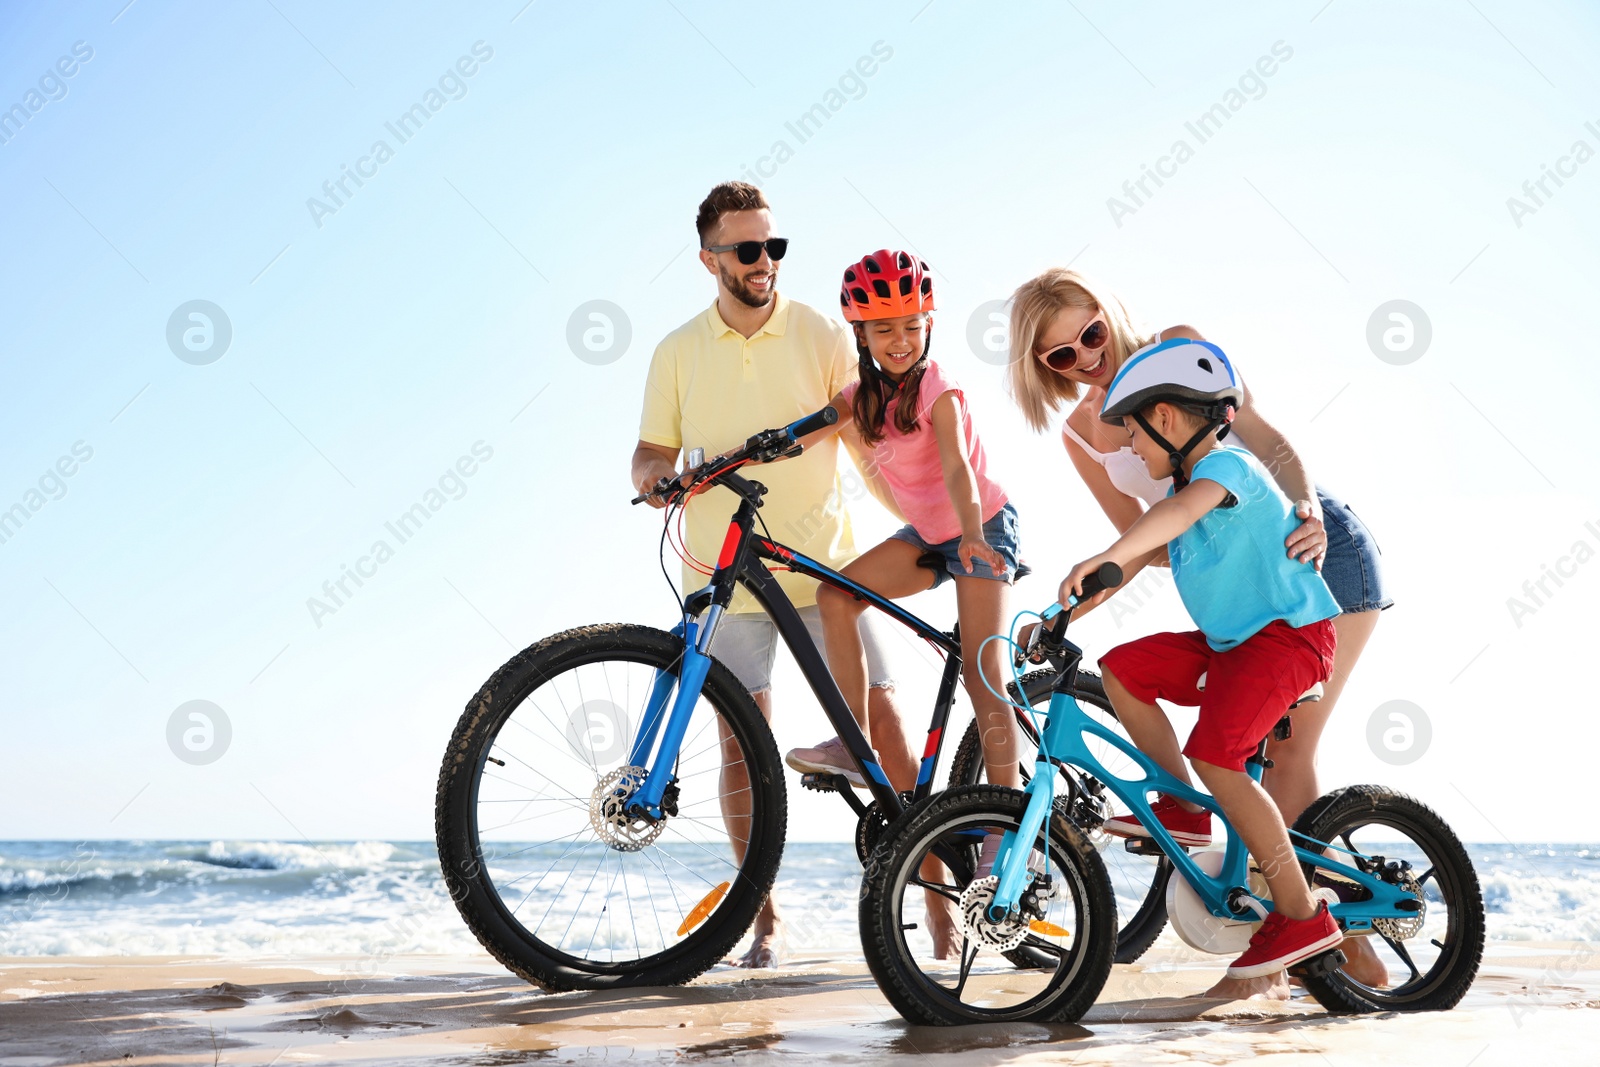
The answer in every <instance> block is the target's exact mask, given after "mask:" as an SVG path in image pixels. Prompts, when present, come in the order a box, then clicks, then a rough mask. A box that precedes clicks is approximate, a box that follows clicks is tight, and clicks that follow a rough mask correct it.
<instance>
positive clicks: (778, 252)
mask: <svg viewBox="0 0 1600 1067" xmlns="http://www.w3.org/2000/svg"><path fill="white" fill-rule="evenodd" d="M763 248H765V249H766V250H767V255H768V256H770V257H771V259H772V261H773V262H774V263H776V262H777V261H778V260H780V259H782V258H783V257H784V254H785V253H787V252H788V251H789V239H788V238H787V237H768V238H767V239H766V240H765V241H740V242H739V243H738V244H731V245H707V246H706V251H707V252H737V253H739V262H740V263H743V264H744V265H745V266H747V267H748V266H749V265H750V264H752V263H754V262H755V261H756V260H758V259H760V258H761V250H762V249H763Z"/></svg>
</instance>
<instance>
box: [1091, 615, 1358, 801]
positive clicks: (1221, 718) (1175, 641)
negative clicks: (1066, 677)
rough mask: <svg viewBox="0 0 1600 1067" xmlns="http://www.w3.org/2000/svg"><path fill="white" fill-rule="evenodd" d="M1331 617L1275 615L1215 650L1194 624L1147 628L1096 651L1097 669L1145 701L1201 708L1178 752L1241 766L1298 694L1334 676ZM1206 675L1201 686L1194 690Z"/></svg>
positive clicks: (1208, 761) (1233, 766) (1334, 643)
mask: <svg viewBox="0 0 1600 1067" xmlns="http://www.w3.org/2000/svg"><path fill="white" fill-rule="evenodd" d="M1336 644H1337V638H1336V637H1335V636H1334V630H1333V620H1331V619H1324V620H1322V621H1321V622H1314V623H1312V624H1310V625H1309V626H1300V627H1294V626H1290V625H1289V624H1288V623H1286V622H1284V621H1283V620H1282V619H1276V620H1274V621H1272V622H1270V623H1268V624H1267V625H1266V626H1265V627H1263V628H1262V629H1261V630H1260V631H1258V632H1257V633H1255V634H1253V635H1252V636H1251V637H1250V638H1249V640H1247V641H1245V642H1244V643H1243V644H1240V645H1236V646H1234V647H1233V648H1231V649H1229V650H1228V651H1226V652H1217V651H1214V650H1213V649H1212V648H1211V646H1210V645H1208V644H1206V639H1205V635H1204V634H1202V633H1201V632H1200V631H1199V630H1191V631H1190V632H1188V633H1181V634H1178V633H1166V634H1151V635H1150V636H1149V637H1141V638H1140V639H1139V640H1137V641H1130V642H1128V643H1127V644H1125V645H1118V646H1117V647H1116V648H1113V649H1112V650H1111V651H1110V652H1107V653H1106V654H1105V655H1104V656H1102V657H1100V668H1101V670H1102V671H1105V672H1106V673H1108V674H1113V675H1116V678H1117V681H1119V682H1121V683H1122V685H1123V688H1125V689H1127V690H1128V692H1129V693H1131V694H1132V695H1133V696H1134V697H1136V698H1137V699H1139V700H1142V701H1144V702H1145V703H1146V704H1154V703H1155V702H1156V698H1157V697H1160V698H1161V699H1162V700H1165V701H1167V702H1168V703H1171V704H1179V705H1182V706H1184V707H1194V706H1195V705H1197V704H1198V705H1199V706H1200V721H1199V722H1197V723H1195V727H1194V732H1193V733H1191V734H1190V735H1189V742H1188V744H1186V745H1184V746H1183V754H1184V755H1185V756H1188V757H1189V758H1190V759H1197V760H1203V761H1205V762H1206V763H1213V764H1216V765H1217V766H1218V767H1227V768H1228V769H1230V770H1235V771H1242V770H1244V762H1245V759H1246V758H1247V757H1249V756H1252V755H1254V754H1255V751H1256V746H1257V745H1259V744H1261V739H1262V738H1263V737H1265V736H1267V731H1268V730H1271V729H1272V728H1273V726H1275V725H1276V724H1277V722H1278V720H1279V719H1281V718H1283V716H1284V713H1285V712H1287V711H1288V710H1289V705H1290V704H1292V703H1293V702H1294V701H1295V699H1296V698H1297V697H1299V696H1300V694H1301V693H1304V692H1305V691H1306V690H1307V689H1310V688H1311V687H1312V686H1313V685H1315V684H1316V683H1318V682H1325V681H1327V680H1328V678H1329V677H1330V676H1331V675H1332V674H1333V652H1334V646H1335V645H1336ZM1201 674H1204V675H1205V676H1206V688H1205V691H1204V692H1201V691H1200V690H1198V689H1196V688H1195V683H1196V682H1197V681H1199V680H1200V675H1201Z"/></svg>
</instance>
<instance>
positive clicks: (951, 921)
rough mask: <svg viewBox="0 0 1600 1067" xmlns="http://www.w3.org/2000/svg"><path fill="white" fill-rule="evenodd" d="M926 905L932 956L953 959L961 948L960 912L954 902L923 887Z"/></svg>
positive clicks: (937, 958) (940, 958)
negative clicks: (931, 940) (931, 941)
mask: <svg viewBox="0 0 1600 1067" xmlns="http://www.w3.org/2000/svg"><path fill="white" fill-rule="evenodd" d="M922 892H923V896H924V898H925V900H926V903H927V906H928V934H929V936H930V937H932V938H933V958H934V959H936V960H948V959H954V958H955V956H956V954H957V953H958V952H959V951H960V949H961V914H960V912H959V911H957V910H956V902H955V901H953V900H951V899H950V898H949V897H947V896H944V895H942V894H940V893H935V892H934V891H933V890H931V889H924V890H923V891H922Z"/></svg>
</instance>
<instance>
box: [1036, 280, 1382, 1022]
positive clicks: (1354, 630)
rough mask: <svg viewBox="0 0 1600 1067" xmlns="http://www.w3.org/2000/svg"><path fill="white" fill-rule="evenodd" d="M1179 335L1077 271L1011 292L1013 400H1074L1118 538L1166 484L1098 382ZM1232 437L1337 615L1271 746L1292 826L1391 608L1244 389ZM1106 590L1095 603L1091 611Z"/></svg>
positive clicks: (1360, 546)
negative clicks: (1289, 521) (1330, 666)
mask: <svg viewBox="0 0 1600 1067" xmlns="http://www.w3.org/2000/svg"><path fill="white" fill-rule="evenodd" d="M1179 337H1186V338H1190V339H1192V340H1196V341H1200V340H1205V338H1203V337H1202V336H1201V335H1200V333H1199V332H1198V331H1196V330H1195V329H1194V328H1193V327H1190V326H1173V327H1170V328H1168V329H1165V330H1161V331H1159V332H1158V333H1155V334H1153V335H1148V336H1147V335H1145V334H1142V333H1140V332H1138V331H1137V330H1135V328H1134V326H1133V324H1132V322H1131V321H1130V319H1129V316H1128V312H1127V310H1126V309H1125V308H1124V307H1123V305H1122V302H1121V301H1119V300H1118V299H1117V298H1116V297H1115V296H1113V295H1111V294H1110V293H1107V292H1104V291H1102V290H1099V289H1097V288H1096V287H1095V286H1094V284H1093V283H1092V282H1090V281H1089V280H1088V279H1086V278H1084V277H1083V276H1082V275H1080V274H1078V273H1076V272H1074V271H1070V270H1066V269H1064V268H1060V267H1055V268H1051V269H1050V270H1047V271H1045V272H1044V273H1043V274H1041V275H1039V276H1038V277H1037V278H1034V279H1032V280H1030V281H1027V282H1024V283H1023V284H1022V285H1021V286H1020V287H1019V288H1018V289H1017V291H1016V293H1015V294H1013V296H1012V309H1011V363H1010V376H1011V381H1010V385H1011V394H1012V397H1013V399H1015V400H1016V402H1017V405H1018V407H1020V408H1021V409H1022V414H1023V417H1024V418H1025V419H1026V420H1027V422H1028V424H1029V425H1030V426H1032V427H1033V429H1034V430H1035V431H1042V430H1044V429H1045V427H1046V426H1047V425H1048V424H1049V422H1050V420H1051V416H1052V415H1053V414H1054V413H1055V412H1056V411H1057V410H1059V409H1060V408H1061V407H1062V406H1063V405H1065V404H1066V403H1067V402H1069V401H1077V404H1076V406H1075V407H1073V409H1072V410H1071V411H1070V412H1069V413H1068V415H1067V418H1066V421H1065V422H1063V423H1062V426H1061V435H1062V443H1063V444H1064V445H1065V447H1066V450H1067V456H1068V458H1070V459H1071V460H1072V465H1073V467H1074V469H1076V470H1077V472H1078V475H1079V477H1081V478H1082V479H1083V481H1084V484H1085V485H1087V486H1088V487H1089V491H1090V492H1091V493H1092V494H1093V495H1094V498H1095V501H1096V502H1097V503H1098V504H1099V505H1100V507H1101V510H1103V511H1104V512H1105V513H1106V517H1107V518H1109V519H1110V520H1111V522H1112V525H1114V526H1115V527H1116V528H1117V532H1118V533H1123V532H1126V530H1127V529H1128V527H1129V526H1131V525H1133V522H1134V520H1136V519H1137V518H1138V517H1139V516H1140V514H1142V513H1143V511H1144V509H1145V508H1146V507H1148V506H1150V505H1151V504H1154V503H1155V502H1156V501H1158V500H1161V499H1162V498H1164V497H1165V496H1166V495H1167V487H1168V485H1169V484H1170V483H1171V479H1170V478H1166V479H1160V480H1157V479H1154V478H1152V477H1151V476H1150V472H1149V471H1148V469H1147V468H1146V467H1145V464H1144V461H1143V460H1141V459H1140V458H1139V457H1138V455H1137V454H1136V453H1135V452H1134V451H1133V449H1132V447H1131V445H1130V444H1129V442H1128V438H1127V433H1126V431H1118V430H1117V429H1116V428H1114V427H1112V426H1108V425H1107V424H1105V423H1103V422H1101V421H1100V419H1099V411H1100V406H1101V403H1102V402H1103V400H1104V399H1105V387H1106V386H1107V385H1108V384H1109V383H1110V382H1111V379H1112V378H1114V377H1115V376H1116V373H1117V371H1118V369H1119V368H1121V366H1122V363H1123V361H1124V360H1126V359H1127V358H1128V357H1129V356H1130V355H1132V354H1133V353H1134V352H1135V351H1136V350H1138V349H1140V348H1142V347H1144V346H1145V345H1147V344H1151V343H1154V342H1157V341H1163V340H1171V339H1173V338H1179ZM1080 394H1082V395H1081V396H1080ZM1232 433H1233V437H1234V439H1235V440H1236V441H1238V442H1239V443H1240V444H1242V445H1243V446H1244V447H1246V448H1248V449H1249V450H1250V451H1251V452H1252V453H1254V455H1255V456H1256V458H1257V459H1259V460H1261V462H1262V463H1263V464H1264V465H1265V466H1266V467H1267V469H1268V470H1269V471H1271V472H1272V475H1273V478H1274V480H1275V481H1276V482H1277V483H1278V486H1279V487H1280V488H1281V489H1282V490H1283V491H1284V493H1285V494H1287V495H1288V497H1289V499H1290V500H1293V501H1296V510H1297V513H1298V514H1299V516H1300V517H1301V518H1302V519H1304V520H1305V522H1304V523H1303V524H1302V525H1301V526H1300V527H1299V528H1298V529H1297V530H1295V531H1294V533H1292V534H1290V536H1289V538H1288V540H1287V541H1286V542H1285V546H1284V547H1285V551H1286V552H1287V553H1288V555H1290V556H1292V557H1294V558H1296V559H1299V560H1300V561H1301V562H1311V563H1314V564H1315V565H1316V567H1317V568H1318V569H1319V570H1320V571H1321V572H1322V576H1323V578H1324V579H1325V580H1326V581H1327V583H1328V588H1329V590H1330V591H1331V592H1332V593H1333V596H1334V599H1335V600H1337V601H1338V602H1339V607H1340V610H1341V614H1340V615H1339V616H1338V617H1337V618H1336V619H1335V620H1334V629H1335V631H1336V632H1337V634H1338V654H1337V656H1336V658H1335V662H1334V671H1333V676H1332V677H1331V678H1330V679H1329V680H1328V682H1327V684H1326V686H1325V693H1324V695H1323V698H1322V700H1321V701H1319V702H1316V703H1309V704H1302V705H1300V707H1298V708H1296V709H1295V712H1294V736H1293V737H1291V738H1290V739H1289V740H1287V741H1273V742H1270V743H1269V748H1268V755H1269V758H1270V759H1271V760H1272V762H1273V766H1272V767H1271V768H1270V769H1269V770H1268V771H1267V772H1266V775H1265V777H1264V778H1263V779H1262V786H1263V787H1264V788H1265V789H1266V790H1267V792H1268V793H1269V794H1270V795H1271V796H1272V799H1273V801H1274V802H1275V803H1276V804H1277V805H1278V809H1279V811H1281V812H1282V813H1283V819H1284V822H1285V823H1286V824H1288V825H1290V826H1293V825H1294V821H1295V819H1297V818H1298V817H1299V816H1300V813H1301V812H1303V811H1304V810H1305V809H1306V808H1307V807H1309V806H1310V804H1311V802H1312V801H1313V800H1315V799H1316V798H1317V797H1318V796H1320V795H1321V792H1322V791H1321V788H1320V787H1319V786H1318V784H1317V768H1316V753H1317V741H1318V740H1319V739H1320V738H1321V736H1322V730H1323V728H1324V727H1325V726H1326V725H1327V722H1328V719H1329V718H1330V717H1331V716H1332V714H1333V710H1334V708H1336V707H1337V706H1338V703H1339V696H1340V694H1341V693H1342V692H1343V691H1344V686H1345V683H1346V681H1348V680H1349V677H1350V672H1351V671H1352V670H1353V669H1354V668H1355V665H1356V662H1357V661H1358V660H1359V659H1360V658H1361V652H1362V649H1363V648H1365V647H1366V644H1367V641H1368V639H1369V638H1371V636H1372V631H1373V629H1374V628H1375V627H1376V626H1377V624H1378V612H1379V611H1381V610H1383V609H1384V608H1387V607H1389V606H1390V605H1392V604H1393V603H1394V601H1392V600H1391V599H1389V598H1388V597H1387V596H1386V595H1385V594H1384V590H1383V579H1382V573H1381V569H1380V567H1379V562H1378V548H1377V543H1376V542H1375V541H1374V540H1373V539H1372V536H1371V534H1369V533H1368V532H1367V528H1366V526H1364V525H1363V524H1362V522H1361V520H1360V519H1359V518H1357V517H1356V515H1355V512H1353V511H1351V510H1350V508H1349V507H1348V506H1346V505H1345V504H1344V503H1343V502H1342V501H1340V500H1338V499H1337V498H1335V497H1333V496H1331V495H1329V494H1328V493H1327V491H1326V490H1324V489H1322V488H1321V487H1319V486H1317V485H1315V484H1314V483H1313V482H1312V481H1311V477H1310V475H1308V474H1307V473H1306V469H1305V466H1304V465H1303V464H1302V463H1301V462H1300V457H1299V456H1298V455H1297V454H1296V453H1295V450H1294V447H1293V446H1292V445H1290V444H1289V442H1288V440H1287V439H1285V438H1284V436H1283V434H1282V433H1280V432H1279V431H1278V430H1277V429H1276V428H1274V427H1273V425H1272V424H1271V423H1269V422H1268V421H1267V420H1266V419H1265V418H1263V417H1262V415H1261V413H1260V412H1259V411H1257V410H1256V407H1255V404H1254V402H1253V399H1252V397H1251V395H1250V388H1249V385H1248V383H1245V385H1244V404H1243V406H1242V407H1241V408H1240V409H1239V412H1238V415H1237V417H1236V418H1235V419H1234V422H1233V426H1232ZM1151 564H1154V565H1157V566H1165V565H1166V550H1165V549H1158V550H1157V551H1155V552H1153V553H1151V554H1150V555H1148V556H1146V557H1144V559H1142V560H1140V561H1138V562H1136V564H1135V565H1134V566H1133V567H1131V568H1129V569H1128V570H1127V571H1126V572H1125V576H1124V579H1123V580H1124V582H1125V583H1126V582H1128V581H1131V580H1132V578H1133V576H1134V575H1135V574H1137V573H1138V571H1139V570H1140V569H1142V568H1143V567H1145V566H1149V565H1151ZM1106 595H1108V594H1102V595H1101V596H1099V597H1096V598H1095V599H1093V600H1091V601H1090V602H1089V604H1088V607H1090V608H1092V607H1093V606H1095V605H1096V604H1098V603H1100V602H1101V601H1102V600H1103V599H1105V596H1106ZM1345 944H1346V955H1348V956H1349V958H1350V962H1349V964H1348V965H1347V966H1346V971H1347V973H1349V974H1350V976H1351V977H1352V978H1354V979H1355V980H1356V981H1359V982H1363V983H1366V984H1368V985H1375V986H1383V985H1387V984H1388V974H1387V968H1386V967H1385V966H1384V964H1383V962H1382V961H1381V960H1379V959H1378V957H1377V955H1376V954H1375V953H1374V952H1373V951H1372V949H1371V948H1370V947H1369V946H1368V945H1367V943H1366V940H1365V939H1364V938H1351V939H1349V940H1348V941H1346V943H1345ZM1211 995H1215V996H1227V997H1233V998H1240V997H1248V996H1253V995H1265V996H1268V997H1271V998H1273V999H1286V998H1287V997H1288V996H1289V987H1288V982H1287V976H1285V975H1283V974H1281V973H1280V974H1278V975H1276V976H1272V977H1268V978H1254V979H1228V978H1224V979H1223V980H1222V981H1220V982H1218V983H1217V985H1216V986H1214V987H1213V988H1212V990H1211Z"/></svg>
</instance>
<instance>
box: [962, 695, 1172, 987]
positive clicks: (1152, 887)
mask: <svg viewBox="0 0 1600 1067" xmlns="http://www.w3.org/2000/svg"><path fill="white" fill-rule="evenodd" d="M1055 679H1056V672H1055V671H1051V670H1038V671H1031V672H1029V673H1028V674H1027V675H1025V676H1023V679H1022V689H1023V694H1024V695H1025V696H1026V698H1027V699H1026V700H1023V699H1020V698H1019V696H1018V694H1017V687H1016V685H1015V684H1014V683H1013V684H1011V685H1008V686H1007V687H1006V691H1007V693H1008V694H1009V695H1010V697H1011V699H1012V700H1015V701H1016V702H1017V703H1019V704H1023V703H1025V704H1027V705H1028V706H1029V707H1032V708H1034V709H1035V710H1037V711H1038V712H1039V713H1040V714H1043V713H1044V711H1045V709H1046V708H1047V707H1048V706H1049V704H1050V696H1051V688H1050V687H1051V685H1052V684H1054V682H1055ZM1072 695H1073V697H1074V698H1075V699H1076V700H1077V701H1078V704H1079V705H1080V706H1081V707H1082V708H1083V709H1084V710H1085V711H1087V712H1089V713H1090V714H1095V713H1099V714H1101V715H1103V716H1104V717H1105V718H1104V720H1103V721H1104V722H1105V723H1106V724H1107V725H1112V726H1115V725H1116V723H1117V713H1116V711H1115V710H1113V709H1112V707H1111V701H1110V700H1109V699H1107V697H1106V691H1105V686H1104V684H1103V683H1102V682H1101V680H1100V676H1099V675H1098V674H1095V673H1094V672H1093V671H1086V670H1079V671H1078V678H1077V684H1076V685H1075V686H1074V687H1073V691H1072ZM1017 726H1018V727H1019V728H1020V729H1021V730H1022V736H1023V737H1024V738H1025V739H1026V741H1027V743H1026V745H1025V746H1023V747H1024V755H1023V762H1022V763H1021V765H1020V767H1019V770H1020V771H1021V773H1022V780H1023V782H1027V781H1028V778H1029V776H1030V775H1032V774H1033V766H1034V765H1033V754H1034V753H1035V752H1036V751H1037V750H1038V747H1039V732H1038V731H1037V730H1036V729H1034V726H1033V719H1032V718H1031V717H1030V716H1028V715H1027V714H1025V713H1024V712H1021V711H1018V712H1017ZM1088 743H1089V749H1090V751H1092V752H1093V753H1094V755H1095V758H1096V759H1098V760H1099V761H1100V762H1101V763H1102V764H1104V765H1105V766H1106V768H1107V769H1108V770H1110V771H1111V772H1112V773H1114V774H1119V775H1125V776H1128V777H1133V778H1138V777H1141V776H1142V774H1143V772H1142V771H1139V770H1138V765H1137V764H1135V763H1134V762H1133V761H1132V760H1130V759H1129V758H1128V757H1127V756H1126V755H1124V754H1123V753H1122V752H1120V751H1118V750H1117V749H1116V748H1113V747H1112V746H1111V745H1109V744H1107V743H1106V742H1104V741H1101V740H1099V739H1098V738H1093V737H1091V738H1089V741H1088ZM1059 770H1060V774H1061V777H1062V780H1061V781H1060V782H1059V783H1057V787H1056V794H1057V796H1058V797H1060V798H1062V799H1063V800H1065V799H1066V798H1068V797H1072V798H1075V799H1074V800H1073V801H1072V803H1071V805H1070V807H1071V810H1069V811H1067V816H1068V817H1069V818H1070V819H1072V821H1073V822H1075V823H1077V825H1078V828H1079V829H1080V830H1082V831H1083V832H1084V834H1085V836H1087V837H1088V839H1089V842H1090V844H1092V845H1094V847H1095V849H1096V850H1097V851H1098V852H1099V853H1100V858H1101V859H1102V860H1103V861H1104V862H1105V865H1106V872H1107V873H1108V874H1109V875H1110V876H1111V891H1112V892H1113V893H1114V894H1115V895H1116V906H1117V916H1118V921H1119V923H1120V924H1121V925H1120V927H1119V928H1118V930H1117V962H1118V963H1132V962H1133V961H1134V960H1136V959H1138V958H1139V957H1140V956H1142V955H1144V953H1145V950H1147V949H1148V948H1149V947H1150V946H1151V945H1152V944H1154V943H1155V939H1156V938H1157V937H1159V936H1160V935H1161V931H1162V929H1163V928H1165V926H1166V925H1167V880H1168V879H1170V878H1171V877H1172V861H1171V860H1169V859H1167V857H1165V856H1160V855H1158V856H1147V855H1142V854H1139V853H1133V852H1129V851H1128V850H1127V849H1126V847H1125V846H1124V842H1123V839H1122V838H1119V837H1112V836H1111V835H1110V834H1107V833H1105V832H1104V831H1102V830H1101V829H1100V824H1101V823H1103V822H1105V820H1106V818H1107V816H1108V815H1110V814H1111V812H1110V811H1109V809H1108V808H1107V804H1108V802H1109V801H1110V799H1111V797H1110V794H1109V793H1104V792H1102V793H1099V794H1094V793H1090V792H1087V791H1086V788H1085V787H1086V786H1088V785H1089V784H1090V782H1091V781H1092V780H1091V779H1090V778H1089V776H1088V775H1087V774H1084V773H1083V772H1082V771H1080V770H1079V769H1078V768H1076V767H1061V768H1060V769H1059ZM984 778H985V775H984V768H983V748H982V745H981V744H980V742H979V739H978V721H977V720H976V719H974V720H973V721H972V722H971V723H970V724H969V725H968V726H967V732H966V734H965V735H963V736H962V738H961V744H960V745H959V746H958V747H957V748H956V754H955V757H954V758H953V759H952V760H951V761H950V788H952V789H954V788H955V787H957V786H963V785H976V784H977V783H979V782H981V781H983V780H984ZM1012 961H1013V962H1014V963H1016V964H1017V966H1019V967H1039V966H1047V965H1048V963H1049V961H1048V960H1046V959H1041V958H1039V957H1038V956H1037V955H1036V954H1034V953H1030V952H1028V951H1026V950H1025V949H1018V950H1017V951H1016V952H1014V953H1012Z"/></svg>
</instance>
